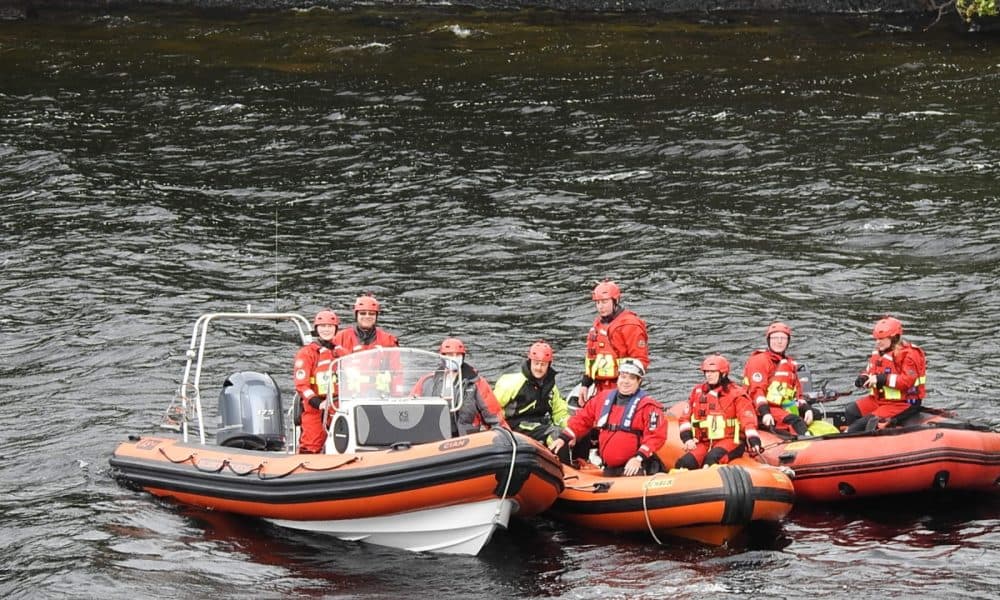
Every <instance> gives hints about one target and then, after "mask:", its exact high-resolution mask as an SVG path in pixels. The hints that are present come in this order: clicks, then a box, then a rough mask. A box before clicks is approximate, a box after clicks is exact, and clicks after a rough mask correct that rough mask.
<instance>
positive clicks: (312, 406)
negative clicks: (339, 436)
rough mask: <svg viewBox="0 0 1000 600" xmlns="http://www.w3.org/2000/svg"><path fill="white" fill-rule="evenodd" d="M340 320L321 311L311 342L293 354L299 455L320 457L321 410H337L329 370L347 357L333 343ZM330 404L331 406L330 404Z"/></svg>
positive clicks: (323, 431) (322, 440) (334, 384)
mask: <svg viewBox="0 0 1000 600" xmlns="http://www.w3.org/2000/svg"><path fill="white" fill-rule="evenodd" d="M338 325H340V319H339V318H338V317H337V314H336V313H334V312H333V311H332V310H330V309H328V308H327V309H323V310H321V311H319V312H318V313H316V317H315V318H313V330H312V336H313V341H312V342H310V343H308V344H306V345H305V346H303V347H302V348H300V349H299V351H298V352H297V353H296V354H295V369H294V373H293V380H294V383H295V391H296V392H297V393H298V395H299V406H298V407H296V408H297V410H301V417H300V418H301V425H302V433H301V434H300V435H299V452H300V453H302V454H320V453H322V452H323V446H324V444H325V443H326V427H325V426H324V424H323V411H324V410H327V412H328V413H332V411H333V410H334V409H335V408H336V405H337V404H336V403H337V382H336V375H335V373H334V372H333V371H331V369H330V365H331V363H333V361H334V360H336V359H337V358H339V357H341V356H343V355H345V354H346V352H344V349H343V348H341V347H340V346H339V345H337V344H336V342H334V341H333V340H334V338H335V336H336V335H337V326H338ZM331 399H332V401H333V405H332V406H331V405H330V404H329V403H330V401H331Z"/></svg>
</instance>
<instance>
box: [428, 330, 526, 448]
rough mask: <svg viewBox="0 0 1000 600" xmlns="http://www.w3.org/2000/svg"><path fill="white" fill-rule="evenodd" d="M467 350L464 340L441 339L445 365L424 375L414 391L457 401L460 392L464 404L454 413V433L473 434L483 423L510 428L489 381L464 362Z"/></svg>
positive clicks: (489, 425)
mask: <svg viewBox="0 0 1000 600" xmlns="http://www.w3.org/2000/svg"><path fill="white" fill-rule="evenodd" d="M466 353H467V352H466V349H465V343H464V342H462V340H460V339H458V338H446V339H445V340H444V341H442V342H441V346H440V348H438V354H440V355H441V356H442V362H443V365H442V368H441V369H439V370H437V371H434V372H433V373H428V374H427V375H424V376H423V377H421V378H420V379H419V380H418V381H417V383H416V385H415V386H414V392H413V393H414V394H415V395H418V396H439V397H442V398H447V399H448V400H449V401H455V400H457V398H456V394H458V393H459V392H461V406H460V407H459V409H458V412H457V413H452V414H453V418H452V423H451V429H452V435H453V436H456V435H466V434H469V433H474V432H477V431H480V430H481V429H482V428H483V427H484V426H485V427H489V428H493V427H503V428H504V429H510V427H509V426H508V425H507V422H506V420H504V416H503V409H502V408H500V404H499V403H498V402H497V399H496V397H495V396H494V395H493V390H492V389H491V388H490V384H489V382H488V381H486V378H485V377H483V376H481V375H480V374H479V372H478V371H477V370H476V369H475V368H474V367H473V366H472V365H470V364H469V363H468V362H466V361H465V356H466Z"/></svg>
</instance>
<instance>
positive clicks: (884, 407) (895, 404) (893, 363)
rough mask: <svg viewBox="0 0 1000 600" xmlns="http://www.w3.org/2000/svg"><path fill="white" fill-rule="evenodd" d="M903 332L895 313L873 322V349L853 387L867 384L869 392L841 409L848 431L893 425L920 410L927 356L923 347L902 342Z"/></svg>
mask: <svg viewBox="0 0 1000 600" xmlns="http://www.w3.org/2000/svg"><path fill="white" fill-rule="evenodd" d="M902 336H903V323H902V322H901V321H900V320H899V319H896V318H895V317H885V318H884V319H881V320H879V321H878V322H877V323H875V327H874V328H873V329H872V337H873V338H875V349H874V350H872V354H871V356H870V357H869V359H868V366H867V368H866V369H865V371H864V372H863V373H861V375H858V378H857V379H856V380H855V381H854V385H855V387H858V388H868V395H867V396H864V397H862V398H859V399H858V400H856V401H854V402H853V403H851V404H849V405H847V407H846V409H845V410H844V415H845V416H846V417H847V424H848V427H847V431H848V432H855V431H865V430H871V429H874V428H876V427H880V426H882V427H884V426H886V425H896V424H899V423H901V422H902V421H903V420H904V419H906V418H907V417H908V416H910V415H912V414H914V413H916V412H919V411H920V405H921V403H922V402H923V399H924V397H925V396H926V393H927V392H926V389H925V384H926V381H927V358H926V356H925V355H924V351H923V349H921V348H920V347H919V346H915V345H913V344H911V343H909V342H904V341H903V339H902ZM862 417H864V418H862Z"/></svg>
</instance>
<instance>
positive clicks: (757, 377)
mask: <svg viewBox="0 0 1000 600" xmlns="http://www.w3.org/2000/svg"><path fill="white" fill-rule="evenodd" d="M791 339H792V328H791V327H789V326H788V325H785V324H784V323H771V324H770V325H769V326H768V328H767V330H766V331H765V332H764V340H765V342H767V348H766V349H764V350H754V351H753V353H752V354H751V355H750V358H748V359H747V362H746V365H745V366H744V367H743V385H744V386H746V388H747V394H749V396H750V400H751V401H752V402H753V403H754V406H755V407H756V410H757V416H758V417H759V418H760V424H761V426H763V427H766V428H768V429H771V430H773V431H777V432H784V433H789V434H795V435H799V436H804V435H808V427H809V424H810V423H812V420H813V412H812V410H811V409H810V408H809V404H808V403H806V402H805V401H804V400H802V385H801V384H800V383H799V365H798V363H796V362H795V359H794V358H792V357H791V356H789V355H788V354H787V352H786V351H787V350H788V345H789V343H790V342H791Z"/></svg>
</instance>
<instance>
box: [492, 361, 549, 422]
mask: <svg viewBox="0 0 1000 600" xmlns="http://www.w3.org/2000/svg"><path fill="white" fill-rule="evenodd" d="M555 375H556V372H555V371H554V370H553V369H552V368H551V367H550V368H549V369H548V371H546V373H545V375H544V376H542V379H541V381H539V380H537V379H535V377H534V376H531V366H530V362H526V363H524V364H523V365H522V366H521V370H520V371H519V372H517V373H506V374H504V375H501V376H500V378H499V379H497V382H496V385H494V386H493V395H494V396H496V398H497V402H498V403H499V404H500V407H501V408H503V409H504V417H506V419H507V422H508V423H509V424H510V426H511V427H514V428H516V429H519V430H521V431H526V432H533V431H535V430H537V429H539V428H540V427H546V428H548V427H549V426H550V425H551V423H552V419H553V413H554V412H555V410H554V407H553V406H552V403H553V399H554V398H553V395H554V393H555V387H556V378H555Z"/></svg>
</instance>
